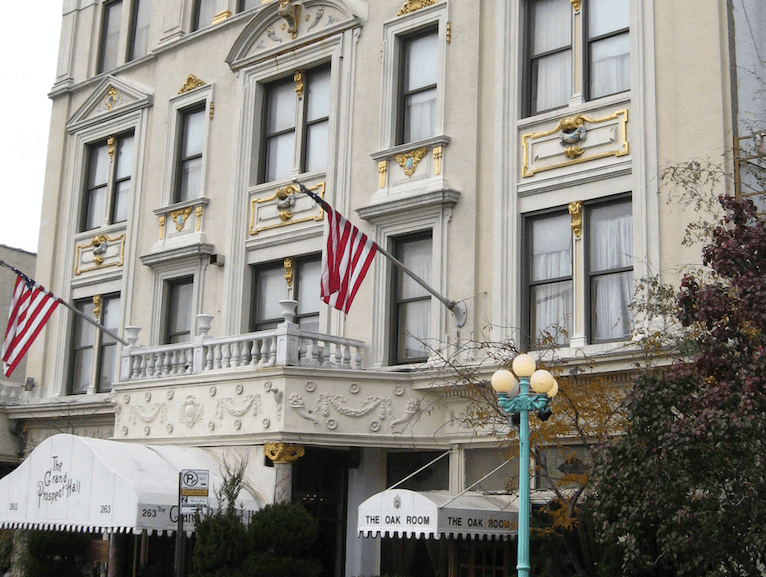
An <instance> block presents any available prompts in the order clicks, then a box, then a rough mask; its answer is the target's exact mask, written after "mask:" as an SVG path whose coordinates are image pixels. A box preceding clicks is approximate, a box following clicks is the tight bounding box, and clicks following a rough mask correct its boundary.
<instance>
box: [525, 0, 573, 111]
mask: <svg viewBox="0 0 766 577" xmlns="http://www.w3.org/2000/svg"><path fill="white" fill-rule="evenodd" d="M529 30H530V48H529V52H530V55H529V56H530V62H529V70H530V78H531V82H530V85H531V89H532V93H531V107H532V112H533V113H535V112H540V111H542V110H549V109H551V108H558V107H560V106H564V105H565V104H566V103H567V101H568V100H569V97H570V96H571V94H572V5H571V4H570V3H569V0H532V2H531V3H530V6H529Z"/></svg>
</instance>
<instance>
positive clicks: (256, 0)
mask: <svg viewBox="0 0 766 577" xmlns="http://www.w3.org/2000/svg"><path fill="white" fill-rule="evenodd" d="M262 4H263V2H262V0H239V2H238V3H237V12H244V11H245V10H252V9H253V8H257V7H258V6H261V5H262Z"/></svg>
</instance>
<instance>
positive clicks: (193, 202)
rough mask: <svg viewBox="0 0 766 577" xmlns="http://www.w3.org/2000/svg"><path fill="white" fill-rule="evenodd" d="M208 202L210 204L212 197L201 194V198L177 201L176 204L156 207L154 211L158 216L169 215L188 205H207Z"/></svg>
mask: <svg viewBox="0 0 766 577" xmlns="http://www.w3.org/2000/svg"><path fill="white" fill-rule="evenodd" d="M208 204H210V199H209V198H208V197H206V196H201V197H199V198H192V199H191V200H185V201H183V202H177V203H175V204H171V205H168V206H163V207H160V208H155V209H154V210H153V211H152V212H153V213H154V214H156V215H157V216H161V215H163V214H166V215H167V214H170V213H172V212H175V211H177V210H183V209H185V208H188V207H196V206H205V205H208Z"/></svg>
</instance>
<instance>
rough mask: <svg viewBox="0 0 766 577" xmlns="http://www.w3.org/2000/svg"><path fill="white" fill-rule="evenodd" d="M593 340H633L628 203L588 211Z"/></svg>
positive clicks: (591, 329) (603, 206)
mask: <svg viewBox="0 0 766 577" xmlns="http://www.w3.org/2000/svg"><path fill="white" fill-rule="evenodd" d="M587 224H588V228H589V230H588V235H587V239H586V240H587V241H588V268H589V277H590V282H589V287H588V288H589V291H590V314H589V315H588V316H589V318H590V321H591V322H590V337H591V340H592V341H593V342H600V341H613V340H618V339H626V338H628V337H629V336H630V322H629V321H630V317H629V314H628V313H629V309H628V305H630V300H631V296H632V294H633V257H632V256H631V255H632V254H633V218H632V216H631V206H630V203H629V202H616V203H610V204H605V205H597V206H594V207H593V208H592V209H590V210H589V211H588V221H587Z"/></svg>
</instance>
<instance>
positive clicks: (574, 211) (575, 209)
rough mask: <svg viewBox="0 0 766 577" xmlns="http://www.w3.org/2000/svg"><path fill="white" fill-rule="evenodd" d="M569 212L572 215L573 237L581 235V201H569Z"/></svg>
mask: <svg viewBox="0 0 766 577" xmlns="http://www.w3.org/2000/svg"><path fill="white" fill-rule="evenodd" d="M569 214H570V216H571V217H572V225H571V226H572V232H574V235H575V238H580V237H581V236H582V202H581V201H579V200H575V201H574V202H570V203H569Z"/></svg>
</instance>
